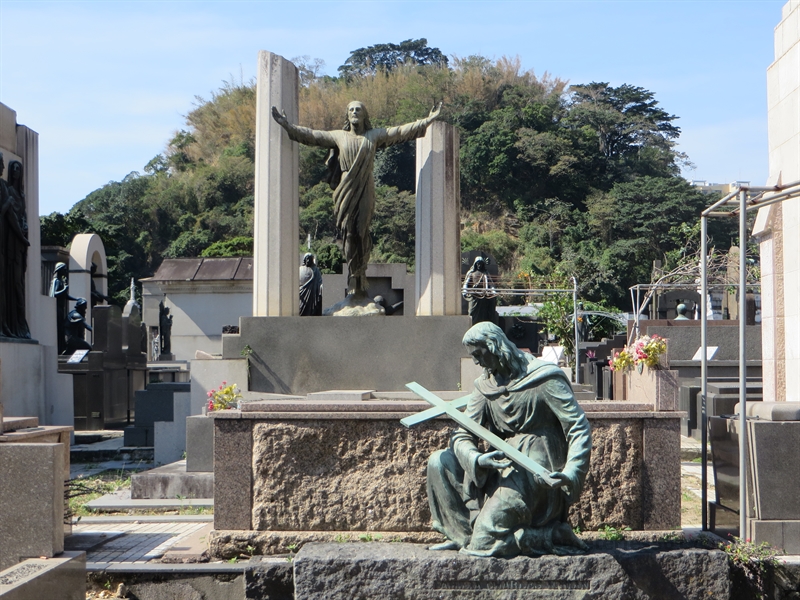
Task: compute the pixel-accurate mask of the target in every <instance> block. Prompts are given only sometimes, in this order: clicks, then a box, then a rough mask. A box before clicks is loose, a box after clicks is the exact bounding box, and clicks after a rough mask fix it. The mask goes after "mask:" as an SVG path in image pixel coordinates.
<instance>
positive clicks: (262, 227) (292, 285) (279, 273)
mask: <svg viewBox="0 0 800 600" xmlns="http://www.w3.org/2000/svg"><path fill="white" fill-rule="evenodd" d="M298 81H299V79H298V74H297V67H295V66H294V65H293V64H292V63H291V62H289V61H288V60H286V59H285V58H283V57H282V56H278V55H277V54H273V53H271V52H266V51H264V50H262V51H260V52H259V53H258V90H257V94H256V186H255V217H254V221H255V224H254V228H253V229H254V231H253V234H254V244H253V316H258V317H265V316H270V317H278V316H295V315H298V314H299V312H300V306H299V305H300V300H299V296H298V288H299V286H300V280H299V269H300V262H299V250H298V248H299V242H298V237H297V236H298V231H299V230H300V217H299V214H300V207H299V202H300V201H299V193H298V171H299V153H298V147H297V144H296V143H294V142H292V141H291V140H290V139H289V136H288V135H287V134H286V132H285V131H284V130H283V128H282V127H281V126H280V125H278V123H276V122H275V120H274V119H273V118H272V107H273V106H277V107H278V109H279V110H283V111H285V112H286V116H287V118H288V119H289V121H291V122H292V123H297V120H298V114H299V108H298Z"/></svg>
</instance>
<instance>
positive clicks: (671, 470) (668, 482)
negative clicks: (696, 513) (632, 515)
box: [642, 419, 681, 530]
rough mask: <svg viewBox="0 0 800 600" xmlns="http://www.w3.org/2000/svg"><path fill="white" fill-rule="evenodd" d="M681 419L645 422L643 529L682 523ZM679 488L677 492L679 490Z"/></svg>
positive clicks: (670, 527) (674, 526)
mask: <svg viewBox="0 0 800 600" xmlns="http://www.w3.org/2000/svg"><path fill="white" fill-rule="evenodd" d="M679 436H680V422H679V421H678V420H677V419H676V420H672V419H652V420H648V421H646V422H645V424H644V431H643V436H642V438H643V456H642V459H643V460H642V517H643V529H649V530H654V529H674V528H679V527H680V524H681V497H680V489H681V446H680V437H679ZM676 491H677V493H676Z"/></svg>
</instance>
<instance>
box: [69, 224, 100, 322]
mask: <svg viewBox="0 0 800 600" xmlns="http://www.w3.org/2000/svg"><path fill="white" fill-rule="evenodd" d="M92 265H95V266H96V267H97V269H96V270H95V273H94V276H92ZM92 279H94V285H95V289H96V290H97V291H98V292H100V293H101V294H103V295H107V294H108V263H107V262H106V248H105V246H104V245H103V240H102V239H100V236H99V235H97V234H96V233H79V234H78V235H76V236H75V237H74V238H72V244H70V249H69V293H70V296H73V297H75V298H85V299H86V303H87V307H86V322H87V323H91V322H92ZM73 305H74V302H71V303H70V306H73Z"/></svg>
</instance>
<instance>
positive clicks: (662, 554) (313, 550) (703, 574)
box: [293, 543, 730, 600]
mask: <svg viewBox="0 0 800 600" xmlns="http://www.w3.org/2000/svg"><path fill="white" fill-rule="evenodd" d="M293 565H294V585H295V598H296V600H316V599H320V600H321V599H323V598H324V599H325V600H339V599H341V600H344V599H347V600H354V599H367V598H369V599H372V598H382V599H401V598H402V599H404V600H412V599H413V600H434V599H436V600H451V599H452V600H455V599H458V600H489V599H496V598H503V599H509V600H511V599H522V598H548V599H551V598H552V599H559V600H561V599H567V598H570V599H571V598H582V599H589V598H592V599H601V598H602V599H603V600H614V599H620V600H621V599H623V598H624V599H627V598H638V599H642V600H644V599H650V598H652V599H661V598H686V599H692V600H694V599H697V600H700V599H701V598H702V599H705V598H728V597H729V595H730V582H729V579H728V563H727V558H726V556H725V554H724V553H723V552H721V551H719V550H697V549H676V550H671V551H670V550H666V551H659V549H658V548H657V547H654V546H650V547H647V546H645V547H640V548H635V547H634V548H623V549H621V550H615V549H611V550H610V551H597V550H595V551H592V552H591V553H590V554H588V555H585V556H542V557H538V558H528V557H517V558H514V559H511V560H504V559H495V558H486V559H476V558H474V557H470V556H465V555H462V554H459V553H456V552H432V551H430V550H426V549H425V548H424V547H421V546H416V545H411V544H384V543H370V544H309V545H308V546H304V547H303V548H302V549H301V550H300V552H299V553H298V555H297V556H296V557H295V559H294V561H293Z"/></svg>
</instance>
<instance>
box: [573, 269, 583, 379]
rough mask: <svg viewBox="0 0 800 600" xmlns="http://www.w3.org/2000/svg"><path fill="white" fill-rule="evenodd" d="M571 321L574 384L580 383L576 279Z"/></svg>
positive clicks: (574, 278)
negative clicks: (573, 346)
mask: <svg viewBox="0 0 800 600" xmlns="http://www.w3.org/2000/svg"><path fill="white" fill-rule="evenodd" d="M572 314H573V319H572V321H573V322H574V324H575V383H580V382H581V371H580V365H581V351H580V336H579V335H578V279H577V278H576V277H573V278H572Z"/></svg>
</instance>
